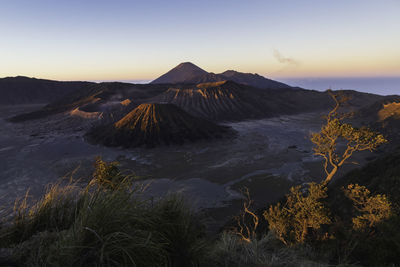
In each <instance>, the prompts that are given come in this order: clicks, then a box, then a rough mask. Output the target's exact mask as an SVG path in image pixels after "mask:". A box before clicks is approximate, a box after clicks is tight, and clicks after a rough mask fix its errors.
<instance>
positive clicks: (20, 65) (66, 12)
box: [0, 0, 400, 80]
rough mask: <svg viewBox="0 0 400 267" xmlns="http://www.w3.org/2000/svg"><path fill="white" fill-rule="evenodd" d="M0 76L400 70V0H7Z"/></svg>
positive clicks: (1, 21) (1, 14) (2, 8)
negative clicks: (192, 67)
mask: <svg viewBox="0 0 400 267" xmlns="http://www.w3.org/2000/svg"><path fill="white" fill-rule="evenodd" d="M0 33H1V35H0V36H1V37H0V77H4V76H16V75H25V76H30V77H40V78H49V79H58V80H134V79H144V80H147V79H153V78H156V77H157V76H159V75H161V74H163V73H164V72H166V71H168V70H169V69H171V68H172V67H174V66H175V65H177V64H179V63H180V62H185V61H191V62H193V63H194V64H196V65H198V66H200V67H202V68H204V69H205V70H207V71H212V72H216V73H218V72H222V71H224V70H226V69H235V70H238V71H243V72H257V73H259V74H261V75H265V76H267V77H272V78H282V77H321V76H324V77H337V76H342V77H343V76H345V77H352V76H357V77H365V76H373V77H377V76H380V77H382V76H400V1H399V0H303V1H300V0H298V1H295V0H292V1H288V0H275V1H268V0H262V1H257V0H247V1H244V0H241V1H235V0H230V1H222V0H213V1H208V0H202V1H188V0H185V1H178V0H169V1H162V0H147V1H132V0H131V1H124V0H109V1H104V0H97V1H94V0H79V1H76V0H68V1H66V0H65V1H64V0H2V1H1V5H0Z"/></svg>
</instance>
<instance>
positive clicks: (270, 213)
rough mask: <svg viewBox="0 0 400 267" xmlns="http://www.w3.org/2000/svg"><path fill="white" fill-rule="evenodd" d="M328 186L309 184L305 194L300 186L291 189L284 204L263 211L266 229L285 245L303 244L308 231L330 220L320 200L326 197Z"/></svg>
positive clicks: (318, 227) (316, 228)
mask: <svg viewBox="0 0 400 267" xmlns="http://www.w3.org/2000/svg"><path fill="white" fill-rule="evenodd" d="M326 191H327V188H326V187H325V186H324V185H322V184H316V183H311V184H310V185H309V188H308V190H307V193H306V194H304V193H302V192H301V187H300V186H296V187H292V188H291V189H290V193H289V194H288V195H286V203H285V205H284V206H282V205H281V204H280V203H278V204H277V205H275V206H270V207H269V209H268V210H266V211H265V212H264V217H265V219H266V220H267V221H268V224H269V228H270V230H271V231H273V232H274V233H275V234H276V237H277V238H278V239H280V240H281V241H282V242H283V243H285V244H295V243H304V242H305V241H306V238H307V235H308V234H309V231H310V229H311V230H314V231H315V230H319V229H320V228H321V226H322V225H323V224H329V223H331V220H330V218H329V216H328V211H327V209H326V208H325V206H324V204H323V203H322V202H321V199H324V198H326V197H327V194H326Z"/></svg>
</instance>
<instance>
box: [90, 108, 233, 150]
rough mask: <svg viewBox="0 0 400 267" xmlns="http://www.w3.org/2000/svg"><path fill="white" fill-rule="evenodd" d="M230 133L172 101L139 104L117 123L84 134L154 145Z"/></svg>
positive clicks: (111, 143)
mask: <svg viewBox="0 0 400 267" xmlns="http://www.w3.org/2000/svg"><path fill="white" fill-rule="evenodd" d="M230 132H231V130H230V129H229V128H227V127H224V126H218V125H216V124H214V123H212V122H209V121H206V120H204V119H201V118H197V117H194V116H192V115H189V114H187V113H186V112H185V111H183V110H182V109H180V108H178V107H177V106H175V105H172V104H141V105H139V106H138V107H137V108H135V109H134V110H132V111H131V112H130V113H128V114H127V115H126V116H125V117H123V118H122V119H121V120H119V121H117V122H116V123H113V124H111V125H104V126H98V127H94V128H93V129H92V130H91V131H89V132H88V133H87V134H86V137H87V140H88V141H89V142H92V143H99V144H104V145H106V146H122V147H139V146H146V147H154V146H157V145H170V144H183V143H184V142H185V141H191V142H193V141H197V140H200V139H212V138H220V137H222V136H224V135H226V134H228V133H230Z"/></svg>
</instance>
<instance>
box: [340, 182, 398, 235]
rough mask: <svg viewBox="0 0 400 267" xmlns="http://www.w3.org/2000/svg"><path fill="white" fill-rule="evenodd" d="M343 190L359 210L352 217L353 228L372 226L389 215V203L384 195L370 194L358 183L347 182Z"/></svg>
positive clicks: (361, 228) (360, 228)
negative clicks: (357, 213)
mask: <svg viewBox="0 0 400 267" xmlns="http://www.w3.org/2000/svg"><path fill="white" fill-rule="evenodd" d="M343 190H344V192H345V195H346V196H347V197H348V198H349V199H351V201H353V205H354V208H355V209H356V210H357V211H358V212H359V215H358V216H357V217H354V218H353V219H352V221H353V228H354V229H355V230H365V229H368V228H372V227H374V226H376V224H378V223H380V222H382V221H383V220H385V219H388V218H389V217H390V215H391V203H390V202H389V200H388V199H387V197H386V195H381V194H377V195H375V196H371V192H370V191H369V190H368V189H367V188H366V187H365V186H360V185H358V184H349V185H348V186H347V188H344V189H343Z"/></svg>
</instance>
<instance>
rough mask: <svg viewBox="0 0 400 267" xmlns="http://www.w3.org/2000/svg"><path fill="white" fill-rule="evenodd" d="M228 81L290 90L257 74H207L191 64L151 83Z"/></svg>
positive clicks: (284, 85)
mask: <svg viewBox="0 0 400 267" xmlns="http://www.w3.org/2000/svg"><path fill="white" fill-rule="evenodd" d="M225 80H230V81H234V82H236V83H240V84H244V85H250V86H253V87H258V88H271V89H280V88H290V86H289V85H286V84H284V83H280V82H277V81H273V80H270V79H267V78H265V77H263V76H260V75H258V74H252V73H243V72H238V71H235V70H227V71H225V72H222V73H220V74H215V73H212V72H207V71H205V70H203V69H201V68H200V67H198V66H196V65H194V64H193V63H191V62H183V63H180V64H179V65H178V66H176V67H175V68H173V69H171V70H170V71H168V72H167V73H165V74H164V75H162V76H160V77H159V78H157V79H155V80H154V81H152V82H151V83H152V84H157V83H158V84H159V83H171V84H174V83H187V84H198V83H209V82H219V81H225Z"/></svg>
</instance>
